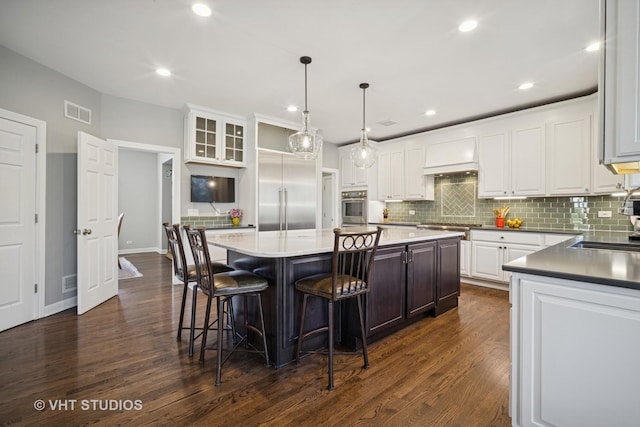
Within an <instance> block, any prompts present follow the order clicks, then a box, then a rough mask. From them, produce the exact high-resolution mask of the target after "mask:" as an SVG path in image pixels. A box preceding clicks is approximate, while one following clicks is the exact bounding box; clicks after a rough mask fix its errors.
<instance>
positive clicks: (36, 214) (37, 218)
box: [36, 214, 38, 224]
mask: <svg viewBox="0 0 640 427" xmlns="http://www.w3.org/2000/svg"><path fill="white" fill-rule="evenodd" d="M37 223H38V214H36V224H37Z"/></svg>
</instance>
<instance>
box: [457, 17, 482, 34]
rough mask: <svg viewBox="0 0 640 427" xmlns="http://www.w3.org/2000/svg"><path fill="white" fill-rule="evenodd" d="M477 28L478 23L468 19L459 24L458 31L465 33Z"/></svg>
mask: <svg viewBox="0 0 640 427" xmlns="http://www.w3.org/2000/svg"><path fill="white" fill-rule="evenodd" d="M477 26H478V21H474V20H473V19H470V20H468V21H464V22H463V23H462V24H460V26H459V27H458V30H460V31H461V32H463V33H466V32H468V31H472V30H475V29H476V27H477Z"/></svg>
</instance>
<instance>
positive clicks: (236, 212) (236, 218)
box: [229, 208, 242, 227]
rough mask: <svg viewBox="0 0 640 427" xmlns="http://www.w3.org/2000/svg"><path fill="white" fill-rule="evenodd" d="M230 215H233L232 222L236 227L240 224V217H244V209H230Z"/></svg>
mask: <svg viewBox="0 0 640 427" xmlns="http://www.w3.org/2000/svg"><path fill="white" fill-rule="evenodd" d="M229 216H230V217H231V222H232V223H233V226H234V227H237V226H238V225H240V218H241V217H242V209H238V208H234V209H231V210H230V211H229Z"/></svg>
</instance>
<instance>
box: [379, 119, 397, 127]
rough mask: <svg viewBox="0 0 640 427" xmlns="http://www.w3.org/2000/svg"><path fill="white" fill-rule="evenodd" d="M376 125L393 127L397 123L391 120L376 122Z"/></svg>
mask: <svg viewBox="0 0 640 427" xmlns="http://www.w3.org/2000/svg"><path fill="white" fill-rule="evenodd" d="M376 124H379V125H382V126H393V125H397V124H398V122H394V121H393V120H380V121H379V122H376Z"/></svg>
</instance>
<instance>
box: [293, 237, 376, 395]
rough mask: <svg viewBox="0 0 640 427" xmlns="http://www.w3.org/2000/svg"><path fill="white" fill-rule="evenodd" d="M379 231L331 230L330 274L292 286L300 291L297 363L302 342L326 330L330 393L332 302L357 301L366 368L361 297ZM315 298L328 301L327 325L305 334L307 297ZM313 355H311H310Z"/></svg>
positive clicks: (312, 277) (365, 344) (364, 291)
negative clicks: (300, 305)
mask: <svg viewBox="0 0 640 427" xmlns="http://www.w3.org/2000/svg"><path fill="white" fill-rule="evenodd" d="M381 232H382V228H380V227H377V230H376V231H366V232H346V231H342V230H341V229H339V228H335V229H334V230H333V233H334V245H333V257H332V262H331V273H321V274H315V275H313V276H307V277H304V278H302V279H299V280H297V281H296V283H295V287H296V289H297V290H298V291H300V292H302V293H303V295H304V299H303V301H302V310H301V315H300V333H299V334H298V346H297V350H296V363H300V353H301V352H302V343H303V341H304V340H305V339H306V338H308V337H310V336H312V335H315V334H317V333H320V332H325V331H328V333H329V336H328V338H327V341H328V351H327V352H328V358H329V361H328V365H329V366H328V370H329V372H328V374H329V385H328V386H327V388H328V389H329V390H333V354H334V350H333V347H334V342H333V335H334V325H333V303H334V302H336V301H342V300H345V299H348V298H356V300H357V302H358V314H359V317H360V333H361V336H362V357H363V359H364V368H368V367H369V356H368V355H367V340H366V334H365V329H364V316H363V313H362V295H363V294H365V293H367V292H369V283H370V281H369V278H370V275H371V270H372V267H373V260H374V257H375V254H376V250H377V248H378V243H379V241H380V233H381ZM309 297H318V298H323V299H326V300H327V318H328V325H327V326H321V327H319V328H316V329H313V330H311V331H308V332H306V333H305V332H304V321H305V315H306V309H307V298H309ZM309 353H314V352H309Z"/></svg>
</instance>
